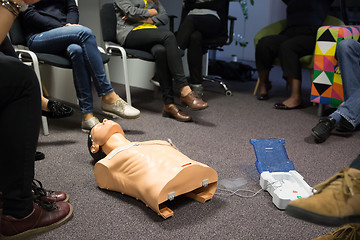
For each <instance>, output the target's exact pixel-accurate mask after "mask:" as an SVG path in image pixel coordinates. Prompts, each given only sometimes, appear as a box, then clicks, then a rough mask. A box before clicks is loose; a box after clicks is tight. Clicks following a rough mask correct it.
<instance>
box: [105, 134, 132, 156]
mask: <svg viewBox="0 0 360 240" xmlns="http://www.w3.org/2000/svg"><path fill="white" fill-rule="evenodd" d="M130 143H131V142H130V141H129V140H127V139H126V138H125V137H124V136H123V135H122V134H121V133H115V134H113V135H112V136H111V137H110V138H109V139H108V140H107V142H106V143H105V144H104V145H103V146H102V149H103V151H104V152H105V154H106V155H108V154H109V153H110V152H111V151H112V150H114V149H115V148H118V147H122V146H126V145H129V144H130Z"/></svg>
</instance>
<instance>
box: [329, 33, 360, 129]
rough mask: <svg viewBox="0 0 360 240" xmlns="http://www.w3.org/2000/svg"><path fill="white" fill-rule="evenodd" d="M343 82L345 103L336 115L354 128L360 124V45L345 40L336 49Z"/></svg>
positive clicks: (350, 40) (351, 40)
mask: <svg viewBox="0 0 360 240" xmlns="http://www.w3.org/2000/svg"><path fill="white" fill-rule="evenodd" d="M336 58H337V60H338V61H339V67H340V71H341V78H342V81H343V89H344V99H345V102H344V104H343V105H341V106H340V107H339V108H338V109H337V110H336V111H335V114H339V115H341V116H342V117H343V118H345V119H346V120H347V121H348V122H349V123H351V124H352V125H353V126H354V127H357V126H358V125H359V124H360V43H359V42H357V41H355V40H354V39H344V40H343V41H341V42H340V43H339V44H338V45H337V48H336Z"/></svg>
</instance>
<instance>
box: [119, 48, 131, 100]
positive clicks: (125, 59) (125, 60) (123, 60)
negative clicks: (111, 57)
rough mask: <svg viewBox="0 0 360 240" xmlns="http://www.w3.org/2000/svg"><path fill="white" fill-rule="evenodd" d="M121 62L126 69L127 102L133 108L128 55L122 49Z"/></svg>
mask: <svg viewBox="0 0 360 240" xmlns="http://www.w3.org/2000/svg"><path fill="white" fill-rule="evenodd" d="M120 51H121V55H122V56H121V60H122V65H123V67H124V82H125V93H126V102H127V103H128V104H129V105H130V106H131V92H130V84H129V73H128V65H127V55H126V51H125V49H123V48H121V49H120Z"/></svg>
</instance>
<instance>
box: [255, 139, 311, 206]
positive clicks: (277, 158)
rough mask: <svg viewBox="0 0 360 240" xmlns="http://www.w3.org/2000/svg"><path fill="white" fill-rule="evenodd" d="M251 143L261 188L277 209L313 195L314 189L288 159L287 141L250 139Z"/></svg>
mask: <svg viewBox="0 0 360 240" xmlns="http://www.w3.org/2000/svg"><path fill="white" fill-rule="evenodd" d="M250 143H251V144H252V145H253V146H254V150H255V155H256V162H255V166H256V169H257V171H258V172H259V173H260V186H261V187H262V189H264V190H265V191H268V192H269V193H270V195H271V196H272V197H273V200H272V201H273V203H274V204H275V206H276V207H277V208H279V209H285V208H286V206H287V205H288V204H289V202H290V201H292V200H296V199H298V198H306V197H309V196H310V195H312V188H311V187H310V186H309V185H308V184H307V183H306V182H305V181H304V178H303V177H302V176H301V175H300V174H299V173H298V172H297V171H296V170H295V167H294V164H293V162H292V161H291V160H290V159H289V158H288V155H287V153H286V149H285V139H276V138H269V139H250Z"/></svg>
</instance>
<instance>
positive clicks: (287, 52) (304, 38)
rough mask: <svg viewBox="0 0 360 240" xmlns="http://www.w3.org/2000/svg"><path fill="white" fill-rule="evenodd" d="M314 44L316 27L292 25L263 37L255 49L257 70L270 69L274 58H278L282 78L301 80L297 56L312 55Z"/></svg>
mask: <svg viewBox="0 0 360 240" xmlns="http://www.w3.org/2000/svg"><path fill="white" fill-rule="evenodd" d="M315 44H316V29H313V28H308V27H292V28H288V29H285V30H284V31H283V32H281V33H280V34H279V35H271V36H266V37H263V38H262V39H260V40H259V42H258V44H257V45H256V49H255V62H256V68H257V70H258V71H261V70H270V69H271V68H272V65H273V63H274V60H275V59H276V58H277V57H278V58H279V59H280V63H281V68H282V70H283V76H284V78H296V79H299V80H301V64H300V61H299V58H301V57H303V56H306V55H312V54H313V53H314V49H315Z"/></svg>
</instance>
